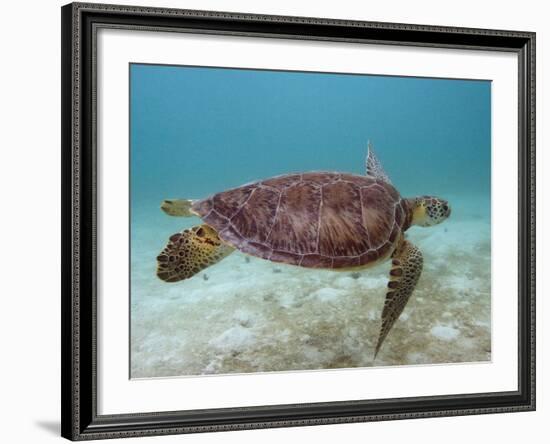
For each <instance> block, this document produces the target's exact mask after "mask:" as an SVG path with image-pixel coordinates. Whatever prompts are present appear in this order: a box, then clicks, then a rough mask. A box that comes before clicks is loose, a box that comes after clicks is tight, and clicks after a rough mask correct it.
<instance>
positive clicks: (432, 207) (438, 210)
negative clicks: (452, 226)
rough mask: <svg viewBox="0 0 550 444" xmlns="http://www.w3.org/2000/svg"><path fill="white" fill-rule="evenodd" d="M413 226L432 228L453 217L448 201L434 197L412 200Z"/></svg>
mask: <svg viewBox="0 0 550 444" xmlns="http://www.w3.org/2000/svg"><path fill="white" fill-rule="evenodd" d="M410 202H411V204H412V205H411V210H412V221H411V223H412V224H413V225H419V226H421V227H431V226H432V225H437V224H440V223H441V222H443V221H444V220H445V219H447V218H448V217H449V216H450V215H451V207H450V206H449V203H448V202H447V201H446V200H443V199H440V198H439V197H434V196H421V197H416V198H414V199H411V200H410Z"/></svg>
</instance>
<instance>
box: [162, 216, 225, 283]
mask: <svg viewBox="0 0 550 444" xmlns="http://www.w3.org/2000/svg"><path fill="white" fill-rule="evenodd" d="M233 250H234V248H233V247H230V246H228V245H226V244H224V243H222V241H221V240H220V238H219V237H218V233H216V231H215V230H214V229H213V228H211V227H210V226H208V225H206V224H203V225H198V226H196V227H193V228H189V229H187V230H184V231H182V232H181V233H176V234H174V235H172V236H170V240H169V241H168V244H166V247H164V250H162V252H161V253H160V254H159V255H158V256H157V276H158V277H159V278H160V279H162V280H163V281H165V282H177V281H181V280H183V279H188V278H190V277H191V276H194V275H195V274H197V273H198V272H200V271H202V270H204V269H205V268H206V267H209V266H210V265H212V264H215V263H217V262H219V261H221V260H222V259H223V258H224V257H226V256H227V255H229V254H230V253H231V252H232V251H233Z"/></svg>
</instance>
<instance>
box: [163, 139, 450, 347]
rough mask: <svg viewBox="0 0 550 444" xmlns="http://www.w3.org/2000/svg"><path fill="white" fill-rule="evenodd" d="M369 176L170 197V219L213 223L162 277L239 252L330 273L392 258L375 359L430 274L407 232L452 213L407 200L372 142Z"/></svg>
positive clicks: (170, 252) (182, 237)
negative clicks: (425, 273)
mask: <svg viewBox="0 0 550 444" xmlns="http://www.w3.org/2000/svg"><path fill="white" fill-rule="evenodd" d="M366 170H367V171H366V176H359V175H355V174H349V173H338V172H323V171H321V172H308V173H298V174H286V175H282V176H276V177H273V178H270V179H266V180H261V181H257V182H254V183H249V184H246V185H243V186H240V187H238V188H233V189H230V190H227V191H222V192H221V193H217V194H214V195H213V196H210V197H208V198H206V199H202V200H189V199H178V200H173V199H171V200H165V201H164V202H163V203H162V205H161V208H162V210H163V211H164V212H165V213H167V214H169V215H171V216H198V217H200V218H202V220H203V221H204V223H203V224H202V225H197V226H195V227H192V228H189V229H186V230H183V231H182V232H180V233H176V234H174V235H172V236H171V237H170V239H169V242H168V244H167V245H166V247H165V248H164V250H162V252H161V253H160V254H159V256H158V257H157V276H158V277H159V278H160V279H162V280H163V281H166V282H177V281H180V280H182V279H188V278H190V277H191V276H193V275H195V274H197V273H198V272H200V271H201V270H203V269H205V268H206V267H209V266H210V265H213V264H215V263H217V262H218V261H220V260H221V259H223V258H224V257H226V256H227V255H229V254H230V253H231V252H233V251H234V250H235V249H237V250H240V251H241V252H243V253H246V254H250V255H252V256H256V257H259V258H262V259H267V260H270V261H274V262H282V263H285V264H291V265H295V266H299V267H307V268H320V269H328V270H356V269H362V268H366V267H370V266H373V265H377V264H380V263H381V262H383V261H386V260H389V259H391V261H392V262H391V264H392V265H391V271H390V276H389V282H388V290H387V294H386V300H385V302H384V309H383V311H382V324H381V328H380V333H379V336H378V342H377V345H376V350H375V354H374V356H375V357H376V354H377V353H378V351H379V350H380V347H381V346H382V343H383V341H384V339H385V338H386V336H387V335H388V333H389V331H390V330H391V328H392V326H393V324H394V323H395V321H396V320H397V318H398V317H399V315H400V314H401V312H402V311H403V309H404V308H405V305H406V303H407V301H408V300H409V298H410V296H411V294H412V292H413V290H414V288H415V286H416V283H417V282H418V278H419V277H420V273H421V271H422V263H423V259H422V253H421V252H420V250H419V249H418V247H416V246H415V245H414V244H412V243H411V242H410V241H408V240H406V239H405V236H404V233H405V231H406V230H407V229H408V228H409V227H410V226H411V225H419V226H422V227H429V226H432V225H435V224H438V223H440V222H442V221H443V220H445V219H446V218H447V217H449V215H450V213H451V209H450V207H449V205H448V203H447V201H445V200H443V199H439V198H437V197H431V196H421V197H415V198H412V199H406V198H401V196H400V195H399V193H398V192H397V190H396V189H395V188H394V187H393V185H392V184H391V182H390V180H389V178H388V176H387V175H386V173H385V172H384V170H383V169H382V166H381V164H380V162H379V161H378V159H377V158H376V156H375V154H374V151H373V149H372V147H371V146H370V144H369V146H368V153H367V160H366Z"/></svg>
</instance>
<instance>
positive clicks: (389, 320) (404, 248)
mask: <svg viewBox="0 0 550 444" xmlns="http://www.w3.org/2000/svg"><path fill="white" fill-rule="evenodd" d="M422 264H423V259H422V252H421V251H420V250H419V249H418V247H416V246H415V245H413V244H411V243H410V242H409V241H406V240H403V241H401V243H400V245H399V246H398V247H397V249H396V250H395V252H394V254H393V256H392V268H391V270H390V281H389V282H388V292H387V293H386V300H385V302H384V309H383V310H382V326H381V327H380V334H379V336H378V343H377V344H376V350H375V352H374V358H375V359H376V355H377V354H378V352H379V351H380V347H382V343H383V342H384V339H386V336H387V335H388V333H389V332H390V330H391V328H392V327H393V324H394V323H395V321H397V319H398V318H399V316H400V315H401V312H402V311H403V309H404V308H405V305H407V302H408V300H409V298H410V297H411V294H412V292H413V291H414V289H415V287H416V283H417V282H418V278H419V277H420V273H422Z"/></svg>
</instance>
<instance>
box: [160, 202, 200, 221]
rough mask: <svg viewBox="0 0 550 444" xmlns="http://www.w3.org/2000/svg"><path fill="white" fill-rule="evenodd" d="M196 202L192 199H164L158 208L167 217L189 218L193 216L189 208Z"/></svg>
mask: <svg viewBox="0 0 550 444" xmlns="http://www.w3.org/2000/svg"><path fill="white" fill-rule="evenodd" d="M194 202H196V201H195V200H192V199H166V200H163V201H162V204H160V208H161V210H162V211H164V212H165V213H166V214H168V215H169V216H179V217H190V216H195V213H193V212H192V211H191V206H192V205H193V203H194Z"/></svg>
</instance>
